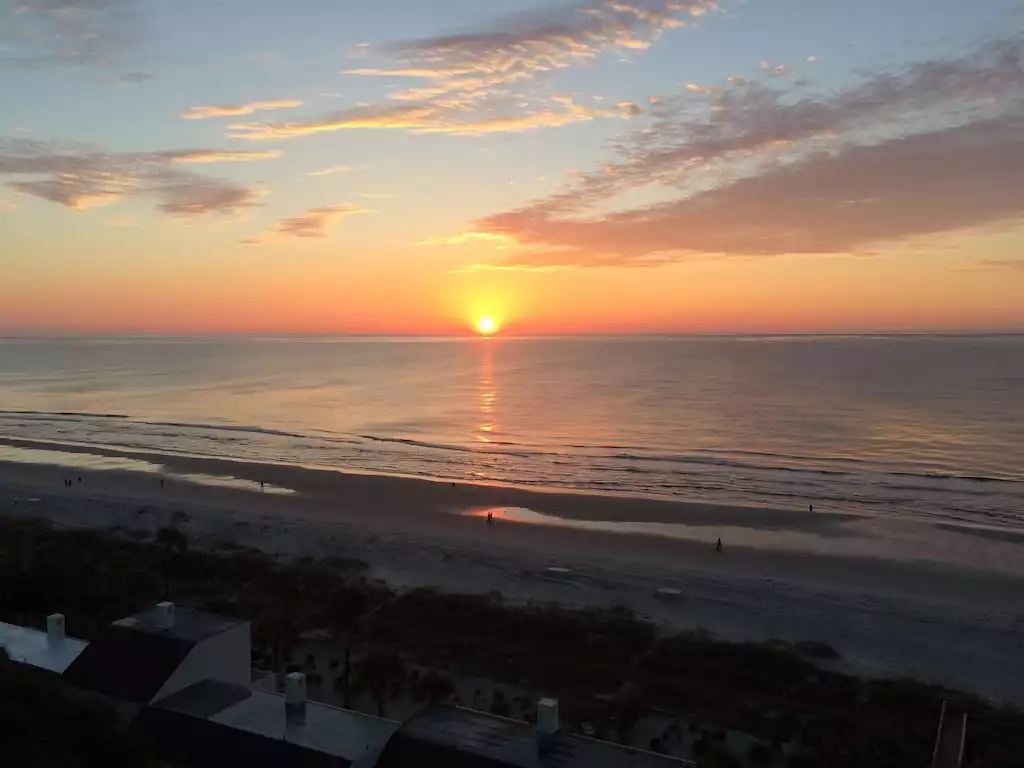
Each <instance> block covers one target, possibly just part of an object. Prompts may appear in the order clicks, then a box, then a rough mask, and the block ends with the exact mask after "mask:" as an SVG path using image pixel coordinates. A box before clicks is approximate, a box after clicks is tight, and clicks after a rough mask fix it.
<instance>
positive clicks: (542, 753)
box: [377, 707, 689, 768]
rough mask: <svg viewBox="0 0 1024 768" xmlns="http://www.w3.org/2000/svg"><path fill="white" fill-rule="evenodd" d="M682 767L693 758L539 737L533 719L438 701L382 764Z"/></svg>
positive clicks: (575, 738)
mask: <svg viewBox="0 0 1024 768" xmlns="http://www.w3.org/2000/svg"><path fill="white" fill-rule="evenodd" d="M419 765H444V766H453V767H454V766H458V767H459V768H476V767H477V766H479V767H480V768H537V766H542V767H543V768H603V767H604V766H607V767H608V768H668V767H669V766H672V767H673V768H679V766H681V765H689V763H687V762H685V761H683V760H678V759H676V758H673V757H667V756H665V755H657V754H654V753H653V752H645V751H643V750H639V749H632V748H630V747H625V746H623V745H621V744H613V743H611V742H608V741H599V740H597V739H590V738H587V737H585V736H579V735H576V734H571V733H566V732H564V731H558V732H556V733H554V734H551V735H549V736H543V737H539V736H538V733H537V730H536V727H535V726H533V725H530V724H529V723H524V722H519V721H517V720H509V719H507V718H504V717H497V716H496V715H489V714H487V713H485V712H476V711H474V710H469V709H463V708H461V707H433V708H431V709H428V710H426V711H424V712H422V713H420V714H418V715H416V716H415V717H413V718H411V719H409V720H406V721H405V723H403V724H402V727H401V728H400V729H399V730H398V731H397V732H396V733H395V735H394V736H392V737H391V740H390V741H389V742H388V745H387V746H386V747H385V748H384V751H383V752H382V754H381V756H380V759H379V760H378V762H377V768H404V767H405V766H419Z"/></svg>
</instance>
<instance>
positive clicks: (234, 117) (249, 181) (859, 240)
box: [0, 0, 1024, 334]
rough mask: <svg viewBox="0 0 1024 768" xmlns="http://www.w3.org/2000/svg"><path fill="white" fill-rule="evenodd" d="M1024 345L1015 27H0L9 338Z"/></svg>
mask: <svg viewBox="0 0 1024 768" xmlns="http://www.w3.org/2000/svg"><path fill="white" fill-rule="evenodd" d="M483 316H489V317H493V318H494V319H495V321H496V322H497V324H498V325H499V326H501V330H502V331H504V332H511V333H526V334H531V333H576V332H602V333H604V332H705V331H711V332H715V331H721V332H732V331H744V332H746V331H751V332H773V331H806V332H809V331H827V332H831V331H861V330H951V331H955V330H990V329H991V330H1024V6H1022V4H1021V3H1020V1H1019V0H971V1H970V2H960V1H954V0H857V2H852V1H851V0H746V2H737V1H735V0H721V2H718V3H713V2H709V1H708V0H576V2H569V3H566V2H559V1H558V0H487V1H486V2H484V1H483V0H431V1H429V2H428V0H376V1H375V2H366V1H365V0H292V2H287V3H284V2H277V1H274V2H271V1H270V0H246V2H242V0H231V1H229V0H224V1H223V2H210V0H205V1H204V2H198V0H177V1H176V2H156V1H155V0H0V334H22V333H28V334H34V333H47V332H53V333H69V332H70V333H101V332H124V333H165V332H166V333H226V332H227V333H235V332H238V333H249V332H251V333H385V334H397V333H471V332H473V328H474V326H475V324H476V323H477V322H478V320H479V319H480V318H481V317H483Z"/></svg>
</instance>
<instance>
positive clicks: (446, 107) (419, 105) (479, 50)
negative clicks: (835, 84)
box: [230, 0, 715, 140]
mask: <svg viewBox="0 0 1024 768" xmlns="http://www.w3.org/2000/svg"><path fill="white" fill-rule="evenodd" d="M714 7H715V6H714V3H713V2H712V1H711V0H589V1H588V2H583V3H580V4H578V5H576V6H573V7H563V8H559V9H556V10H551V9H545V10H540V11H534V12H532V13H526V14H520V15H518V16H513V17H506V18H502V19H497V20H495V21H493V22H491V23H490V24H489V25H486V26H485V27H483V28H481V29H479V30H476V31H471V32H467V33H464V34H455V35H446V36H441V37H429V38H419V39H414V40H406V41H402V42H398V43H394V44H392V45H389V46H385V47H383V48H380V49H375V50H374V49H366V48H363V49H360V50H361V51H362V52H363V53H365V52H366V51H367V50H373V51H374V52H375V53H377V54H378V55H382V56H383V57H385V61H384V63H383V64H382V65H380V66H375V67H365V66H364V67H359V68H353V69H349V70H346V74H349V75H353V76H361V77H389V78H401V79H404V80H407V81H408V80H413V81H416V83H415V84H414V85H413V86H412V87H407V88H404V89H402V90H395V91H392V92H391V94H390V103H382V104H371V105H368V106H360V107H354V108H351V109H345V110H339V111H335V112H331V113H328V114H325V115H321V116H317V117H314V118H311V119H308V120H302V121H295V122H277V123H242V124H236V125H233V126H230V130H231V131H232V133H231V135H232V136H233V137H234V138H242V139H250V140H259V139H286V138H295V137H299V136H308V135H311V134H315V133H322V132H327V131H340V130H353V129H385V130H386V129H390V130H406V131H410V132H414V133H449V134H456V135H466V136H479V135H485V134H491V133H504V132H520V131H528V130H535V129H538V128H551V127H558V126H564V125H570V124H572V123H579V122H584V121H588V120H593V119H596V118H605V117H618V118H630V117H634V116H636V115H637V114H639V112H640V109H639V107H637V106H636V105H635V104H631V103H627V104H622V105H619V106H618V107H616V108H614V109H600V108H597V107H595V106H592V105H588V104H585V103H579V102H577V101H574V100H573V99H571V98H569V97H564V96H563V97H556V98H548V97H547V96H540V95H538V94H537V93H535V92H534V91H532V90H531V89H530V86H531V84H532V83H533V82H534V81H535V80H536V79H537V78H540V77H544V76H548V75H550V74H552V73H554V72H556V71H558V70H562V69H566V68H568V67H573V66H580V65H586V64H588V63H590V62H592V61H593V60H594V59H596V58H597V57H598V56H600V55H601V54H603V53H609V52H622V51H628V50H640V49H643V48H646V47H647V46H649V45H650V44H652V43H653V42H655V41H656V40H658V38H659V37H660V36H661V35H662V34H663V33H664V31H665V30H668V29H673V28H676V27H681V26H684V25H685V24H686V22H687V20H688V19H690V18H692V17H694V16H698V15H700V14H701V13H703V12H704V11H706V10H709V9H711V8H714ZM396 102H397V103H396Z"/></svg>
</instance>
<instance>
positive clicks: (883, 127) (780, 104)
mask: <svg viewBox="0 0 1024 768" xmlns="http://www.w3.org/2000/svg"><path fill="white" fill-rule="evenodd" d="M730 80H731V81H732V82H728V83H727V84H726V85H725V86H723V87H722V88H721V90H718V91H715V92H700V93H698V92H687V93H685V94H683V95H681V96H677V97H672V98H670V99H667V100H666V101H665V102H664V103H662V104H658V105H655V106H654V107H652V113H653V115H654V122H653V124H652V125H651V127H650V128H649V129H645V130H644V131H639V132H634V133H632V134H630V135H627V136H626V137H624V138H622V139H620V141H619V142H618V144H617V146H616V150H615V151H616V153H617V155H618V156H617V158H616V160H615V161H614V162H610V163H605V164H604V165H602V166H601V167H600V168H598V169H596V170H594V171H590V172H586V173H578V174H575V175H574V176H573V178H572V179H571V180H570V181H569V182H568V183H567V185H566V186H565V187H564V188H563V190H561V191H559V192H558V193H556V194H554V195H551V196H549V197H546V198H543V199H540V200H537V201H535V202H534V203H532V204H530V205H528V206H526V207H524V208H522V209H519V210H516V211H510V212H507V213H503V214H496V215H494V216H490V217H487V218H485V219H483V220H482V221H480V222H478V223H477V226H476V227H475V228H476V230H477V231H479V232H483V233H489V234H500V235H503V236H507V237H510V238H514V239H515V240H516V241H518V242H519V243H521V244H523V245H524V246H525V250H523V251H522V252H520V253H517V254H516V255H514V256H512V257H509V258H508V259H505V260H503V261H502V262H499V263H501V264H505V265H510V264H516V265H532V266H536V265H552V264H556V265H567V264H579V265H588V266H605V265H611V264H615V265H621V264H628V265H638V266H639V265H652V264H657V263H663V262H664V261H666V260H668V261H671V260H673V259H678V258H688V257H689V255H692V254H694V253H712V254H737V255H748V256H759V255H773V254H784V253H837V252H848V251H851V250H857V249H863V248H866V247H869V246H871V245H872V244H875V243H879V242H883V241H892V240H899V239H902V238H909V237H917V236H922V235H927V234H931V233H941V232H948V231H951V230H953V229H958V228H968V227H977V226H985V225H987V224H991V223H995V222H999V221H1003V220H1007V219H1012V218H1014V217H1018V216H1024V176H1022V175H1021V174H1022V173H1024V164H1022V163H1024V144H1022V142H1024V132H1022V129H1024V123H1022V120H1024V51H1022V44H1021V43H1020V41H1013V40H1009V41H1008V40H1002V41H990V42H989V43H987V44H985V45H982V46H980V47H979V48H978V49H976V50H974V51H971V52H968V53H966V54H964V55H961V56H959V57H951V58H948V59H933V60H928V61H923V62H918V63H915V64H911V65H909V66H906V67H904V68H903V69H901V70H898V71H895V72H879V73H874V74H869V75H865V76H864V78H863V80H862V81H861V82H860V83H857V84H855V85H853V86H851V87H849V88H847V89H845V90H839V91H829V92H825V93H824V94H819V93H816V92H815V91H813V90H812V89H810V88H809V87H806V86H801V85H799V84H797V83H792V84H790V85H789V86H787V87H782V86H779V85H777V84H776V85H771V86H769V85H765V84H764V83H761V82H757V81H747V80H744V79H742V78H735V79H733V78H730ZM776 82H777V81H776ZM1014 174H1016V177H1015V176H1014ZM648 187H650V188H653V189H655V190H656V191H657V196H658V197H659V198H661V199H664V198H665V197H666V196H669V197H672V198H674V199H671V200H670V201H669V202H665V203H657V204H652V205H648V206H646V207H640V208H632V209H627V210H624V211H623V210H618V211H617V212H614V213H605V214H603V215H602V214H599V213H595V212H594V209H595V206H598V205H601V206H602V207H603V210H606V211H607V210H616V209H615V201H616V200H618V199H619V198H620V197H621V196H622V195H624V194H626V193H636V192H637V191H638V190H642V189H644V188H648ZM1019 201H1020V202H1019ZM619 208H620V209H621V205H620V206H619Z"/></svg>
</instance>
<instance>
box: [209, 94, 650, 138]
mask: <svg viewBox="0 0 1024 768" xmlns="http://www.w3.org/2000/svg"><path fill="white" fill-rule="evenodd" d="M551 101H552V102H553V106H549V107H544V108H539V109H537V110H536V111H533V112H526V113H520V114H505V115H500V114H499V115H487V116H480V117H474V116H472V115H467V113H465V112H464V111H462V110H459V109H453V108H450V107H443V106H438V105H436V104H426V103H424V104H384V105H373V106H366V107H353V108H351V109H343V110H339V111H337V112H332V113H330V114H328V115H325V116H323V117H321V118H318V119H315V120H310V121H306V122H286V123H235V124H233V125H230V126H228V131H229V133H228V135H229V136H230V137H231V138H233V139H246V140H249V141H263V140H277V139H292V138H295V137H298V136H309V135H312V134H316V133H329V132H333V131H347V130H356V129H377V130H405V131H409V132H411V133H419V134H428V133H448V134H453V135H457V136H483V135H486V134H492V133H519V132H522V131H530V130H535V129H537V128H550V127H558V126H562V125H569V124H571V123H579V122H584V121H587V120H592V119H594V118H596V117H621V116H623V113H624V112H626V111H627V110H623V109H621V108H619V109H614V110H612V109H598V108H595V107H590V106H586V105H582V104H577V103H575V102H574V101H573V100H572V99H571V98H569V97H563V96H556V97H553V98H552V99H551ZM626 116H630V115H628V114H626Z"/></svg>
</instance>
